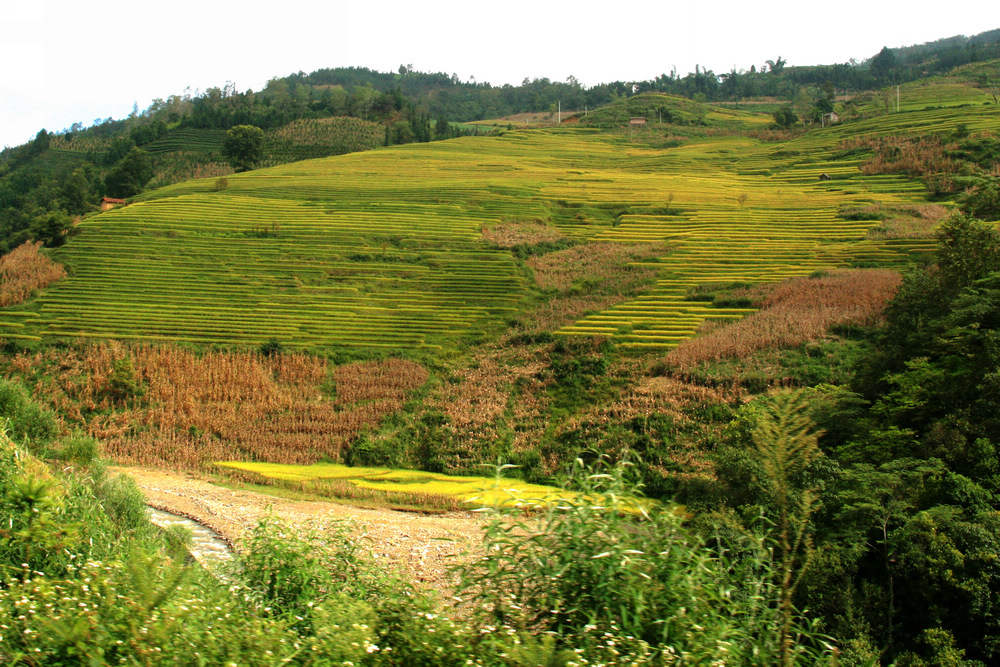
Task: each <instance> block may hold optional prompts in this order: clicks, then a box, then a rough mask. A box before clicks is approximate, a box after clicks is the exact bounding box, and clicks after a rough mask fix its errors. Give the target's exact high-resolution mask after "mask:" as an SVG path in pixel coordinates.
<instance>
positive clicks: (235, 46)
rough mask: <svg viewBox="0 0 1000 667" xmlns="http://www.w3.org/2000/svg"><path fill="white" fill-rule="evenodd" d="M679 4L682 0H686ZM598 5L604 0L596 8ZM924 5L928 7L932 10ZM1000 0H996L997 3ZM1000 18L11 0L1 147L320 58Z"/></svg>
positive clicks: (740, 53) (917, 34) (999, 24)
mask: <svg viewBox="0 0 1000 667" xmlns="http://www.w3.org/2000/svg"><path fill="white" fill-rule="evenodd" d="M675 5H683V6H675ZM590 7H594V8H593V9H591V8H590ZM924 7H927V8H926V9H925V8H924ZM990 7H992V9H990ZM994 28H1000V3H996V2H995V1H994V0H976V1H974V2H973V1H969V0H951V1H950V2H947V3H942V4H937V3H935V6H934V9H933V10H932V9H930V3H927V4H925V3H920V2H911V1H907V2H899V1H896V0H891V1H879V0H865V1H863V2H861V1H857V0H838V1H837V2H801V1H798V2H786V1H785V0H777V1H775V0H772V1H771V2H748V1H746V0H741V1H739V2H730V1H725V2H698V1H695V2H684V3H678V2H671V1H670V0H658V1H656V2H646V1H636V0H633V1H631V2H600V3H594V4H590V3H587V2H580V1H570V2H565V1H564V2H538V1H534V2H524V1H522V0H504V1H503V2H488V3H477V2H469V0H462V1H461V2H458V1H451V0H448V1H434V0H430V1H427V2H414V1H413V0H409V1H407V2H395V1H394V0H382V1H376V2H371V1H369V2H365V1H360V2H358V1H354V2H340V1H338V0H326V1H325V2H324V1H323V0H314V1H313V2H304V1H303V0H277V1H275V0H271V1H269V2H258V1H256V0H242V1H241V2H230V1H228V0H226V1H217V0H199V1H197V2H195V1H193V0H174V1H172V2H166V3H159V2H158V3H152V2H147V1H145V0H128V1H125V0H94V1H91V2H79V1H78V0H77V1H73V2H69V1H67V0H0V146H9V145H17V144H20V143H23V142H24V141H27V140H28V139H30V138H31V137H32V136H34V134H35V133H36V132H38V130H40V129H42V128H45V129H47V130H49V131H58V130H61V129H64V128H66V127H68V126H69V125H71V124H72V123H74V122H77V121H79V122H83V123H84V124H87V125H89V124H90V123H92V122H93V121H94V120H95V119H97V118H106V117H108V116H111V117H114V118H122V117H124V116H127V115H128V114H129V112H130V111H131V110H132V106H133V104H138V106H139V108H140V109H144V108H145V107H147V106H148V105H149V103H150V102H151V101H152V100H153V99H154V98H157V97H161V98H165V97H168V96H169V95H172V94H182V93H184V91H185V89H190V91H191V92H194V91H196V90H204V89H206V88H209V87H211V86H221V85H223V84H225V83H226V82H227V81H231V82H233V83H234V84H235V85H236V87H237V88H238V89H240V90H245V89H247V88H252V89H254V90H259V89H260V88H262V87H263V85H264V84H265V83H266V82H267V80H268V79H270V78H273V77H276V76H284V75H286V74H290V73H293V72H298V71H303V72H311V71H313V70H316V69H319V68H322V67H338V66H352V65H354V66H364V67H371V68H373V69H377V70H382V71H386V70H395V69H397V68H398V67H399V65H400V64H412V65H413V66H414V68H416V69H417V70H420V71H440V72H446V73H448V74H451V73H455V74H457V75H458V76H459V78H460V79H462V80H469V79H470V78H473V77H474V78H475V79H476V81H489V82H490V83H494V84H503V83H515V84H516V83H520V81H521V80H522V79H524V78H525V77H529V78H536V77H549V78H550V79H553V80H565V79H566V77H568V76H570V75H573V76H575V77H576V78H577V79H579V80H580V81H581V82H582V83H583V84H585V85H592V84H595V83H600V82H604V81H613V80H619V79H620V80H624V81H630V80H642V79H649V78H653V77H655V76H657V75H658V74H661V73H663V72H669V71H670V70H671V69H672V68H676V69H677V71H678V73H679V74H682V75H683V74H685V73H687V72H689V71H692V70H693V69H694V66H695V64H700V65H702V66H705V67H709V68H711V69H713V70H715V71H716V72H723V71H728V70H730V69H731V68H733V67H736V68H737V69H749V67H750V65H757V66H758V67H760V65H761V64H763V62H764V61H765V60H767V59H775V58H777V57H778V56H781V57H783V58H784V59H785V60H787V61H788V64H789V65H815V64H828V63H834V62H846V61H847V60H849V59H850V58H857V59H858V60H863V59H864V58H867V57H870V56H872V55H874V54H875V53H876V52H877V51H878V50H879V49H880V48H882V46H885V45H888V46H906V45H911V44H920V43H923V42H927V41H931V40H934V39H938V38H941V37H950V36H953V35H957V34H964V35H973V34H976V33H979V32H983V31H986V30H992V29H994Z"/></svg>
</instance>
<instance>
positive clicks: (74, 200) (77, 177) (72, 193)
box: [60, 167, 93, 213]
mask: <svg viewBox="0 0 1000 667" xmlns="http://www.w3.org/2000/svg"><path fill="white" fill-rule="evenodd" d="M87 171H88V170H87V169H85V168H84V167H77V168H76V169H74V170H73V173H72V174H70V175H69V177H68V178H67V179H66V180H65V181H64V182H63V186H62V191H61V192H60V195H61V197H62V202H63V204H65V206H66V210H67V211H69V212H70V213H83V212H85V211H86V210H88V209H89V208H90V207H91V203H92V202H91V199H93V188H92V186H91V180H90V177H89V174H88V173H87Z"/></svg>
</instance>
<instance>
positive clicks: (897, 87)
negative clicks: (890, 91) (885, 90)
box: [896, 83, 899, 113]
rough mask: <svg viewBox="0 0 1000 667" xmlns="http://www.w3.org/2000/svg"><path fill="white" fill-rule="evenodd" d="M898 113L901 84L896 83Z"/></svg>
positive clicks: (897, 109) (897, 110) (897, 111)
mask: <svg viewBox="0 0 1000 667" xmlns="http://www.w3.org/2000/svg"><path fill="white" fill-rule="evenodd" d="M896 113H899V84H898V83H897V84H896Z"/></svg>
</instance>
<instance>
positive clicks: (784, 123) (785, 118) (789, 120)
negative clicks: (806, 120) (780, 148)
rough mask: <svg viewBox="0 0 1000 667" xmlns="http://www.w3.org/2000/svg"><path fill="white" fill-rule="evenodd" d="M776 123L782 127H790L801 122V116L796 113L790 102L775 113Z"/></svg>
mask: <svg viewBox="0 0 1000 667" xmlns="http://www.w3.org/2000/svg"><path fill="white" fill-rule="evenodd" d="M772 115H773V116H774V123H775V125H777V126H778V127H780V128H782V129H786V130H787V129H788V128H790V127H792V126H793V125H795V124H796V123H798V122H799V117H798V116H796V115H795V110H794V109H792V107H791V105H790V104H786V105H785V106H783V107H781V108H780V109H778V110H777V111H775V112H774V113H773V114H772Z"/></svg>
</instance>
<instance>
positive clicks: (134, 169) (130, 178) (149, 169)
mask: <svg viewBox="0 0 1000 667" xmlns="http://www.w3.org/2000/svg"><path fill="white" fill-rule="evenodd" d="M152 177H153V162H152V160H151V159H150V157H149V153H147V152H146V151H144V150H142V149H140V148H133V149H132V150H130V151H129V152H128V153H127V154H126V155H125V157H123V158H122V159H121V160H119V162H118V164H116V165H115V166H114V167H113V168H112V169H111V171H110V172H108V175H107V176H106V177H105V178H104V187H105V188H106V189H107V192H108V194H109V195H110V196H112V197H132V196H133V195H137V194H139V193H140V192H141V191H142V188H143V187H145V185H146V183H148V182H149V179H151V178H152Z"/></svg>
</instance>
